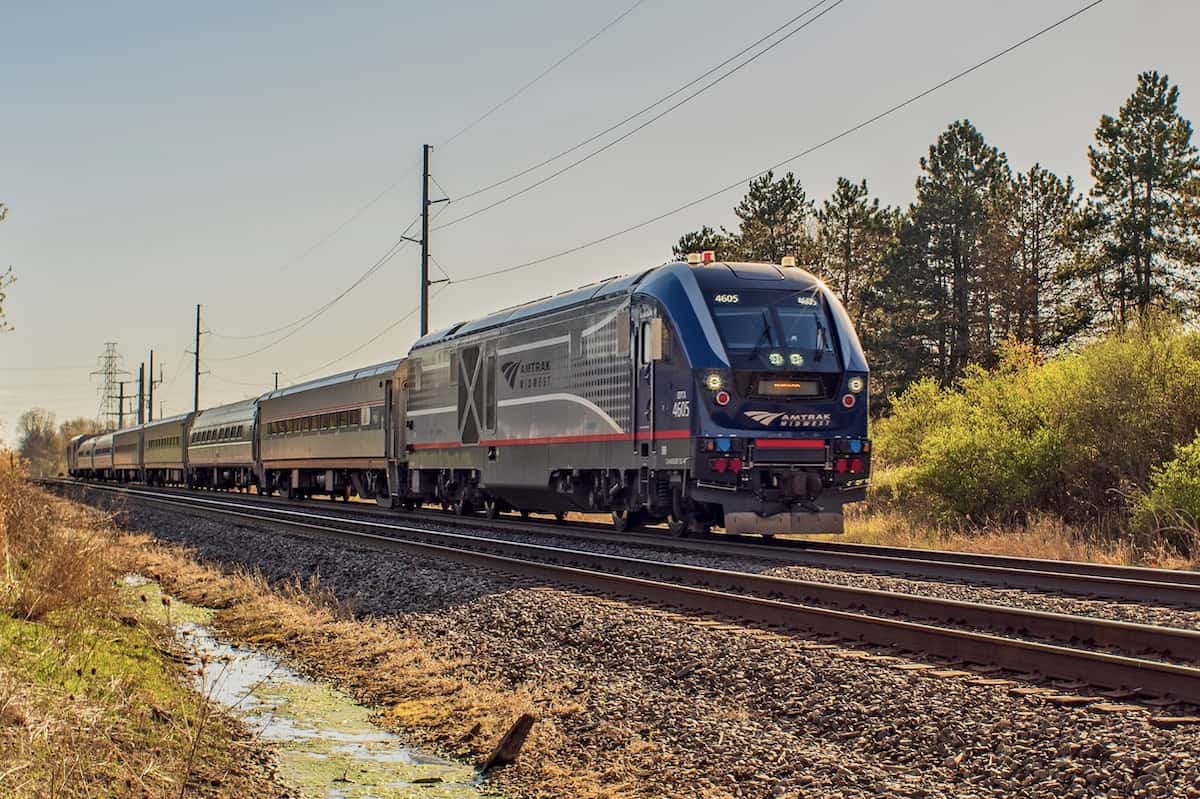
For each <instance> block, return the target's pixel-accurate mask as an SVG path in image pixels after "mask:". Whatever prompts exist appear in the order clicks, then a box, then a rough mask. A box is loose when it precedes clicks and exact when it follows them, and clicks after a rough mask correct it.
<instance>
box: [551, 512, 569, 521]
mask: <svg viewBox="0 0 1200 799" xmlns="http://www.w3.org/2000/svg"><path fill="white" fill-rule="evenodd" d="M566 520H567V514H565V513H563V512H562V511H559V512H558V513H556V514H554V521H556V522H565V521H566Z"/></svg>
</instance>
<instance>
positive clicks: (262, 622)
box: [122, 535, 659, 799]
mask: <svg viewBox="0 0 1200 799" xmlns="http://www.w3.org/2000/svg"><path fill="white" fill-rule="evenodd" d="M122 553H123V555H122V557H123V558H124V564H125V566H126V568H128V569H129V570H131V571H134V570H136V571H139V572H141V573H143V574H147V575H153V576H155V577H156V578H158V579H160V580H161V581H162V583H163V584H164V586H165V587H166V588H167V589H169V590H170V591H171V592H172V593H174V594H176V595H177V596H179V597H181V598H182V599H185V600H187V601H189V602H193V603H196V604H202V605H206V606H208V607H217V608H220V609H221V610H220V612H219V613H218V614H217V616H216V619H215V622H214V623H215V625H216V626H217V627H218V628H219V629H220V630H221V632H222V634H223V635H225V636H226V637H228V638H230V639H232V640H234V641H237V642H239V643H243V644H251V645H257V646H266V647H272V648H275V649H276V650H278V651H280V652H281V653H283V654H284V655H286V656H289V657H290V658H292V659H293V660H295V661H300V662H302V664H303V666H304V667H305V668H306V669H308V670H310V671H313V672H315V673H316V674H317V675H319V676H320V677H323V678H325V679H327V680H330V681H332V682H334V683H335V684H337V685H338V686H339V687H341V688H343V689H344V690H346V691H347V692H348V693H350V694H351V695H353V696H354V697H355V698H356V699H358V700H359V701H361V702H364V703H366V704H369V705H373V706H376V707H379V708H380V709H381V710H380V719H381V722H382V723H384V724H385V725H386V726H390V727H392V728H393V729H396V730H398V731H401V732H403V733H405V734H406V735H408V736H409V737H411V738H414V739H416V740H417V741H419V742H421V743H422V744H424V745H427V746H433V747H435V748H437V749H438V750H440V751H443V752H447V753H449V754H454V755H457V756H460V757H467V758H470V759H473V760H476V761H481V760H483V759H485V758H486V757H487V756H488V755H489V754H490V753H491V750H492V748H493V747H494V746H495V745H496V743H497V742H498V741H499V740H500V739H501V737H502V736H503V735H504V733H505V732H506V731H507V730H508V728H509V726H510V725H511V724H512V723H513V722H514V721H515V720H516V719H517V718H518V717H519V716H520V715H521V714H522V713H525V712H531V713H533V714H534V715H535V716H536V717H537V719H538V721H537V724H536V725H535V726H534V728H533V732H532V734H531V736H530V738H529V740H528V741H527V743H526V744H525V748H524V750H523V753H522V755H521V757H520V758H519V759H518V762H517V763H516V764H515V765H514V766H511V767H509V768H508V769H506V770H505V772H504V779H503V782H502V786H503V787H505V788H506V789H517V790H518V791H519V792H521V793H528V794H530V795H537V796H547V797H550V796H556V797H558V796H571V797H577V798H578V799H623V798H624V797H634V796H648V795H653V788H652V786H647V785H645V784H641V783H639V782H638V781H637V778H636V775H637V774H638V773H639V771H643V770H644V769H645V767H646V765H647V764H648V763H652V762H653V761H654V759H655V758H656V757H657V756H658V754H659V752H658V751H657V747H655V746H650V747H649V750H653V751H649V750H648V747H647V744H646V742H644V741H642V740H640V739H639V738H638V737H637V736H636V735H634V734H632V733H631V732H630V731H627V730H618V731H614V735H613V739H614V740H615V741H620V744H619V745H616V746H614V747H613V748H612V749H611V750H609V751H606V752H605V753H604V757H603V758H602V762H588V759H587V758H588V756H587V754H586V753H585V752H583V751H581V749H580V748H579V747H578V746H573V745H572V742H571V741H570V740H569V739H568V736H567V735H566V734H565V733H564V731H563V726H562V722H564V721H565V720H567V719H569V718H570V717H573V716H576V715H577V714H579V713H580V712H582V711H583V708H582V707H581V706H580V705H579V704H578V703H576V702H574V701H572V700H571V699H570V698H569V696H568V695H567V693H566V691H565V690H559V687H556V686H553V685H531V684H526V685H522V686H518V687H515V688H514V687H512V686H509V685H505V684H502V683H501V682H500V681H498V680H496V679H494V678H493V677H491V676H490V675H489V674H487V673H486V671H485V670H484V668H483V667H482V666H481V665H480V664H477V663H473V662H472V661H470V660H469V659H467V658H463V657H459V656H455V655H452V654H450V653H449V652H446V651H444V650H443V649H442V648H441V647H440V646H439V645H438V644H436V643H433V642H429V641H425V640H422V639H418V638H414V637H410V636H408V635H406V634H405V633H404V632H403V631H402V630H401V629H399V628H397V627H396V626H395V625H393V624H389V623H386V622H383V621H375V620H355V619H354V618H352V617H351V615H350V613H349V609H348V608H347V607H345V606H344V605H343V604H341V603H340V602H338V601H337V600H336V598H335V597H334V596H333V595H332V593H330V592H329V591H327V590H325V589H323V588H321V587H320V585H319V584H317V583H316V582H315V581H313V582H309V583H306V584H303V585H302V584H298V583H292V584H288V585H282V586H272V585H269V584H268V583H267V582H266V581H265V580H263V579H262V578H261V577H260V576H258V575H254V574H247V573H245V572H234V573H226V572H222V571H220V570H218V569H216V568H213V567H211V566H208V565H204V564H201V563H198V562H197V561H196V560H195V559H194V557H193V555H192V553H191V552H189V551H188V550H186V549H183V548H179V547H167V546H161V545H156V544H154V543H152V542H151V541H150V540H149V539H148V538H146V537H140V536H135V535H130V536H127V537H126V538H125V539H124V545H123V547H122ZM648 791H649V793H648Z"/></svg>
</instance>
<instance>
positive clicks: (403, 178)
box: [222, 166, 417, 338]
mask: <svg viewBox="0 0 1200 799" xmlns="http://www.w3.org/2000/svg"><path fill="white" fill-rule="evenodd" d="M416 171H417V167H415V166H412V167H409V168H408V169H407V170H406V171H405V172H404V174H402V175H400V177H398V178H396V180H395V182H393V183H392V184H391V185H390V186H388V187H387V188H386V189H384V190H383V191H381V192H379V193H378V194H376V195H375V196H374V197H372V198H371V199H370V200H368V201H367V202H366V203H364V204H363V205H361V206H359V208H358V210H357V211H355V212H354V213H353V214H351V215H350V216H349V217H348V218H347V219H346V220H345V221H344V222H342V223H341V224H340V225H338V226H337V227H336V228H334V229H333V230H331V231H330V232H329V233H326V234H325V235H324V236H322V237H321V238H320V239H318V240H317V242H316V243H315V244H313V245H312V246H311V247H309V248H308V249H307V250H305V251H304V252H303V253H301V254H300V255H298V256H296V257H295V258H292V259H291V260H289V261H288V262H287V263H285V264H284V265H283V266H282V267H280V269H279V271H280V272H286V271H287V270H288V269H290V268H291V267H292V265H293V264H295V263H297V262H298V261H302V260H304V259H305V258H307V257H308V256H309V255H311V254H312V253H314V252H316V251H317V250H319V249H320V248H321V247H323V246H324V245H325V243H326V242H328V241H329V240H330V239H332V238H334V237H335V236H337V234H339V233H341V232H342V231H343V230H344V229H345V228H346V227H347V226H348V225H350V224H351V223H353V222H354V221H355V220H356V219H358V218H359V217H360V216H362V215H363V214H365V213H366V212H367V211H368V210H369V209H370V208H371V207H372V206H374V205H375V203H377V202H379V201H380V200H382V199H383V198H384V197H386V196H387V195H388V194H390V193H391V192H393V191H395V190H396V187H397V186H399V185H400V184H402V183H403V182H404V181H406V180H408V179H409V178H410V177H412V176H413V174H415V173H416ZM272 332H278V331H272ZM264 335H270V333H260V334H258V335H257V336H223V337H222V338H261V337H262V336H264Z"/></svg>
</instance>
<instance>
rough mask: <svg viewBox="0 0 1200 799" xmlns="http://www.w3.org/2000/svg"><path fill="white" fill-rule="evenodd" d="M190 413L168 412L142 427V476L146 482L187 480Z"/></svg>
mask: <svg viewBox="0 0 1200 799" xmlns="http://www.w3.org/2000/svg"><path fill="white" fill-rule="evenodd" d="M192 416H193V414H191V413H184V414H180V415H178V416H171V417H168V418H166V419H159V420H157V421H154V422H150V423H148V424H146V425H145V426H144V427H143V428H142V435H143V438H144V441H143V446H142V465H143V467H144V469H145V475H144V476H143V479H144V480H145V481H146V482H147V483H149V484H150V485H165V484H175V485H183V484H185V483H186V481H187V436H188V430H189V429H190V428H191V423H192Z"/></svg>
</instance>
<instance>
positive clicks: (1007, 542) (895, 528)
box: [837, 504, 1198, 569]
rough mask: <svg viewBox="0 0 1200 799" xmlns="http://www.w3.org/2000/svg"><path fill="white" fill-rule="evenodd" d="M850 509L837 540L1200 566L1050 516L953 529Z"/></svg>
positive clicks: (884, 511)
mask: <svg viewBox="0 0 1200 799" xmlns="http://www.w3.org/2000/svg"><path fill="white" fill-rule="evenodd" d="M847 511H848V512H847V514H846V533H845V535H844V536H841V537H838V539H837V540H842V541H852V542H860V543H864V544H879V545H883V546H896V547H912V548H916V549H948V550H956V551H962V552H981V553H984V554H991V555H1015V556H1019V557H1027V558H1045V559H1050V560H1075V561H1087V562H1091V563H1113V564H1121V565H1139V566H1157V567H1161V568H1168V569H1179V568H1196V567H1197V565H1198V563H1197V561H1195V560H1188V559H1186V558H1181V557H1180V556H1179V555H1178V554H1177V553H1176V552H1175V551H1173V550H1169V549H1166V548H1152V549H1147V548H1144V547H1140V546H1137V545H1136V544H1135V543H1134V540H1133V539H1132V538H1131V537H1129V536H1125V537H1117V536H1114V535H1112V534H1111V533H1106V534H1103V535H1101V534H1089V532H1088V531H1087V530H1085V529H1083V528H1081V527H1077V526H1073V525H1070V524H1067V523H1066V522H1064V521H1063V520H1062V519H1059V518H1058V517H1056V516H1050V515H1042V516H1035V517H1033V518H1031V519H1030V520H1029V521H1028V522H1027V523H1026V524H1023V525H1017V524H988V525H983V526H980V527H967V526H963V527H958V528H952V527H947V526H944V525H943V526H939V525H937V524H934V523H933V522H931V521H929V520H928V519H926V518H923V516H922V515H921V514H920V513H919V512H912V513H905V512H903V511H899V510H896V509H895V508H889V507H886V506H884V507H879V506H876V507H871V506H870V505H869V504H864V505H863V506H851V507H849V508H848V509H847Z"/></svg>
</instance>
